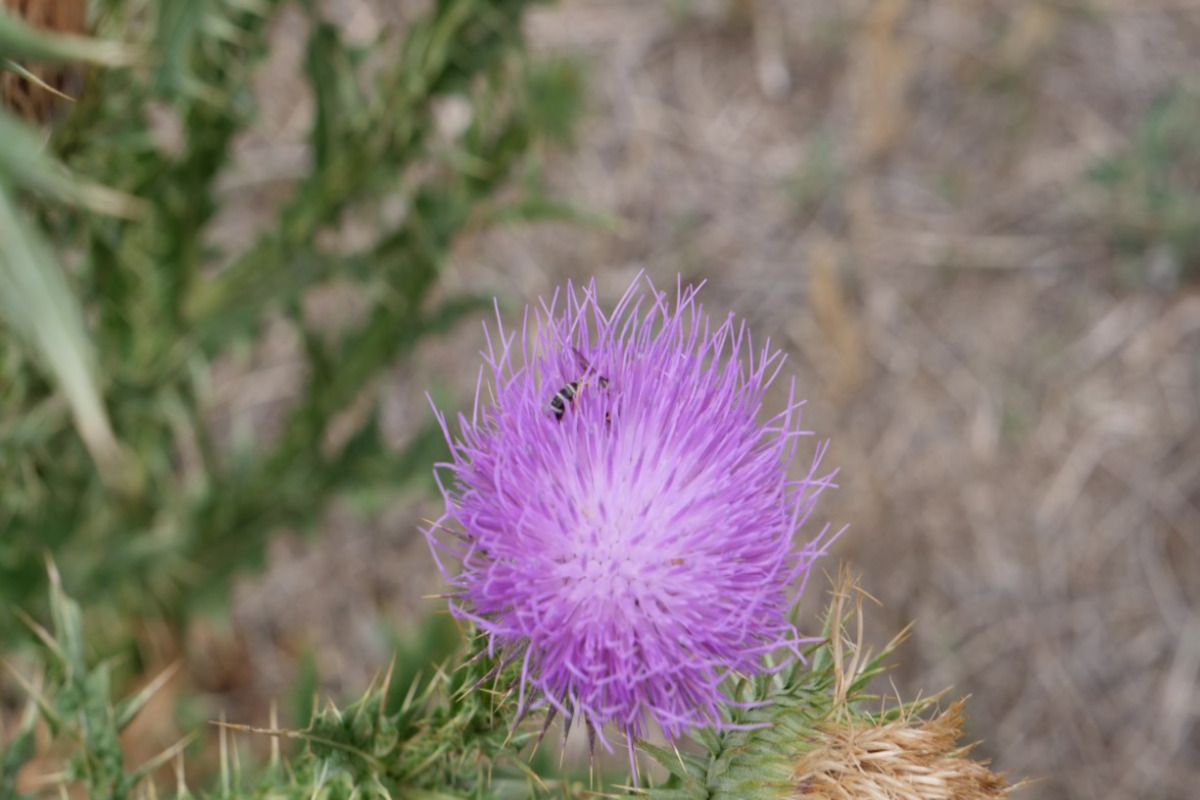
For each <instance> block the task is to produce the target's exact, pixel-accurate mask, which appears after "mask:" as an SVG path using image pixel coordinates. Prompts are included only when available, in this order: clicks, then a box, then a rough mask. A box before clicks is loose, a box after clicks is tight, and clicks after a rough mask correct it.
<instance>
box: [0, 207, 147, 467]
mask: <svg viewBox="0 0 1200 800" xmlns="http://www.w3.org/2000/svg"><path fill="white" fill-rule="evenodd" d="M0 314H3V315H4V317H5V318H6V319H7V320H8V322H9V324H10V325H11V326H12V328H13V330H15V331H17V332H18V333H19V334H20V335H21V336H22V337H24V338H25V340H26V341H27V342H28V343H29V344H30V345H31V346H32V347H33V349H34V350H35V351H36V352H37V353H38V354H39V355H40V356H41V358H42V359H43V360H44V362H45V364H46V367H47V368H48V369H49V370H50V372H51V373H52V374H53V375H54V377H55V379H56V380H57V381H58V383H59V385H60V386H61V388H62V390H63V393H64V394H65V395H66V397H67V401H68V402H69V403H70V405H71V410H72V412H73V414H74V417H75V425H76V428H77V429H78V431H79V435H80V437H81V438H82V439H83V441H84V443H85V444H86V445H87V448H88V451H89V452H90V453H91V455H92V458H93V459H94V460H95V462H96V465H97V467H98V468H99V469H100V472H101V475H102V476H104V477H105V480H106V481H107V482H108V483H109V485H110V486H111V487H113V488H118V489H126V490H130V491H132V490H134V489H135V487H136V474H137V472H136V470H135V469H134V468H133V464H132V463H131V460H130V457H129V455H128V454H127V453H126V452H125V451H124V450H123V449H122V447H121V445H120V444H119V443H118V442H117V439H116V436H115V435H114V434H113V431H112V426H111V425H110V423H109V419H108V414H107V412H106V411H105V409H104V404H103V402H102V400H101V397H100V389H99V387H98V385H97V382H96V378H95V373H94V370H93V357H92V349H91V343H90V342H89V340H88V335H87V330H86V327H85V325H84V320H83V311H82V309H80V307H79V304H78V302H77V301H76V298H75V296H74V295H73V294H72V293H71V289H70V286H69V285H68V283H67V278H66V275H65V274H64V273H63V268H62V265H61V264H59V262H58V260H57V259H56V258H55V257H54V255H53V253H52V252H51V250H50V248H49V246H48V245H47V244H46V242H44V241H43V239H42V237H41V234H40V232H39V231H38V230H37V229H36V228H35V227H34V226H32V225H31V224H30V223H29V222H27V221H26V220H24V219H22V217H21V216H20V215H19V214H18V213H17V209H16V207H15V205H14V204H13V201H12V197H11V196H10V193H9V191H8V187H6V186H3V185H2V184H0Z"/></svg>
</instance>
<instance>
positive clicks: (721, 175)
mask: <svg viewBox="0 0 1200 800" xmlns="http://www.w3.org/2000/svg"><path fill="white" fill-rule="evenodd" d="M341 6H342V8H343V9H344V10H345V12H346V14H347V15H348V18H350V19H358V24H364V25H368V26H369V25H370V24H372V22H371V18H370V13H371V12H370V11H369V8H368V7H367V6H365V5H364V4H361V3H354V2H348V1H347V2H343V3H341ZM360 6H361V7H360ZM362 14H366V15H367V17H365V18H363V17H361V16H356V15H362ZM364 20H365V21H364ZM528 32H529V36H530V39H531V41H532V42H533V44H534V46H535V48H536V49H537V50H539V51H541V52H543V53H545V54H547V55H555V56H567V57H570V58H574V59H578V60H580V61H582V62H583V63H585V64H586V66H587V75H588V81H589V90H588V96H589V104H588V112H587V115H586V117H585V119H584V122H583V124H582V126H581V128H580V131H579V135H578V137H577V142H576V144H575V146H574V148H572V149H570V150H563V151H557V152H549V153H547V154H546V170H547V174H548V177H549V180H550V182H551V184H552V186H553V187H554V189H555V191H556V192H557V193H558V194H559V195H560V196H562V197H565V198H567V199H569V200H570V201H572V202H573V203H575V204H577V205H579V206H582V207H585V208H587V209H591V210H595V211H599V212H603V213H605V214H608V215H611V216H612V217H613V218H615V219H616V220H619V222H618V223H617V224H616V226H615V227H614V228H612V229H607V230H606V229H602V228H595V227H593V228H589V227H586V226H573V225H566V224H540V225H535V226H522V227H512V228H506V229H502V230H492V231H488V232H486V233H481V234H479V235H478V236H476V237H474V238H472V239H471V240H470V241H465V242H463V243H462V245H461V247H460V248H459V249H458V251H457V253H456V258H455V263H454V265H453V268H452V269H451V270H450V271H449V272H448V273H447V275H446V282H447V286H448V287H450V288H454V287H461V286H465V287H470V288H472V289H478V288H480V287H485V288H490V289H494V290H495V291H497V292H498V293H500V294H501V295H502V296H504V297H505V298H506V299H507V300H508V301H510V302H513V303H521V302H524V301H526V300H528V299H531V298H533V297H534V296H536V295H538V294H544V293H547V292H549V291H551V290H552V289H553V287H555V286H557V285H559V284H560V282H562V281H563V280H564V279H565V278H567V277H572V278H575V279H581V278H587V277H589V276H592V275H596V276H597V277H598V280H599V285H600V288H601V291H602V293H603V294H604V295H605V296H606V297H608V298H611V299H615V297H617V296H618V295H619V293H620V292H621V290H622V289H623V288H624V287H625V286H626V285H627V284H628V282H629V281H630V280H631V279H632V278H633V276H634V275H635V274H636V273H638V272H639V271H642V270H644V271H645V272H646V273H648V274H649V275H650V276H651V277H653V278H654V279H655V280H656V281H657V282H659V283H660V284H662V285H664V286H672V285H673V284H674V282H675V276H676V274H677V273H682V274H683V275H684V276H685V278H687V279H689V280H698V279H706V280H707V281H708V286H707V288H706V290H705V298H706V304H707V305H708V307H709V308H710V309H713V310H717V311H719V312H721V313H724V312H725V311H726V310H730V309H731V310H735V311H736V312H737V313H739V314H741V315H744V316H746V317H747V318H749V319H750V321H751V322H752V324H753V329H754V330H755V331H756V332H758V333H759V334H763V335H770V336H771V337H772V340H773V341H774V342H776V343H778V344H779V345H780V346H782V347H783V348H785V349H786V350H787V351H788V352H789V354H790V360H789V364H790V366H791V369H793V370H794V371H795V374H796V375H797V376H798V378H799V384H800V386H801V387H802V390H803V392H804V393H805V394H806V395H807V397H808V398H809V405H808V408H807V412H806V413H807V424H808V426H809V427H810V428H811V429H812V430H814V431H816V432H817V433H818V434H819V435H820V436H821V437H828V438H829V439H831V440H832V448H831V450H830V452H829V455H828V461H827V464H829V465H830V466H836V467H838V468H840V470H841V472H840V477H839V483H840V486H841V488H840V489H839V490H838V491H837V492H836V493H834V495H833V496H829V497H827V498H826V499H825V501H824V503H823V505H822V506H821V509H820V512H821V514H822V515H823V519H826V520H829V521H831V522H833V523H835V524H846V525H849V529H848V531H847V533H846V534H845V535H844V536H843V537H842V539H841V540H840V542H839V543H838V546H837V548H836V555H837V557H839V558H844V559H849V560H851V561H852V562H853V563H854V564H855V565H857V566H858V567H859V568H861V569H862V570H863V571H864V572H865V578H864V585H865V586H866V587H867V588H868V589H869V590H870V591H872V592H873V593H874V594H875V595H876V596H877V597H878V598H879V599H880V601H881V602H882V608H881V609H879V610H878V611H877V612H875V613H874V614H873V616H872V618H873V620H874V625H875V627H876V629H877V635H878V637H879V638H880V639H883V638H886V637H887V636H890V635H891V634H892V633H894V632H895V631H896V630H898V629H899V628H900V627H902V626H903V625H904V624H905V623H907V622H908V621H910V620H911V621H915V623H916V626H915V628H914V635H913V639H912V641H911V642H910V643H909V644H908V645H907V646H906V647H905V648H904V649H903V650H902V651H901V662H902V667H901V668H900V669H899V670H898V671H897V672H896V673H895V675H894V678H895V684H896V686H897V688H898V690H899V692H900V694H901V695H902V696H904V697H906V698H912V697H914V696H915V695H916V694H917V693H918V692H921V693H930V692H933V691H937V690H940V689H942V688H944V687H947V686H953V687H955V691H956V692H958V693H970V694H971V695H973V698H972V700H971V703H970V706H969V712H970V714H971V721H970V730H971V734H972V736H973V737H975V738H979V739H983V740H984V741H985V743H984V744H983V745H982V747H981V748H980V750H979V752H980V753H982V754H984V755H987V756H990V757H992V758H993V759H994V764H995V766H996V767H997V768H999V769H1001V770H1011V771H1012V773H1013V774H1014V775H1017V776H1030V777H1041V778H1043V780H1042V781H1041V782H1039V783H1037V784H1035V785H1033V786H1031V787H1029V788H1027V789H1025V790H1024V791H1023V793H1022V795H1021V796H1023V797H1026V798H1030V800H1033V798H1038V799H1040V798H1047V799H1048V798H1069V799H1071V800H1074V799H1075V798H1078V799H1079V800H1083V798H1089V799H1090V798H1113V799H1114V800H1115V799H1116V798H1124V797H1135V796H1137V797H1156V798H1180V800H1182V798H1188V797H1194V796H1195V792H1196V789H1195V786H1197V785H1200V784H1198V783H1197V782H1198V781H1200V734H1198V733H1197V731H1196V730H1195V724H1196V721H1197V718H1198V717H1200V690H1198V688H1197V687H1198V680H1200V294H1198V293H1197V291H1196V290H1195V288H1194V286H1189V284H1188V282H1187V281H1186V280H1180V279H1178V276H1177V274H1176V273H1177V271H1178V268H1179V267H1180V266H1181V264H1180V263H1179V259H1178V258H1177V256H1176V251H1173V250H1171V249H1170V248H1169V247H1166V246H1160V245H1159V244H1158V243H1156V242H1154V241H1153V239H1150V240H1148V246H1147V247H1146V248H1145V249H1144V250H1141V251H1139V250H1137V249H1135V250H1133V251H1120V250H1118V249H1117V248H1116V247H1115V246H1114V245H1113V243H1112V240H1111V237H1110V235H1109V234H1110V231H1111V223H1112V219H1111V218H1110V217H1109V216H1108V214H1107V211H1106V210H1105V209H1106V206H1105V204H1104V202H1103V201H1102V197H1101V196H1100V195H1098V189H1097V185H1096V183H1095V182H1094V181H1093V180H1092V179H1091V178H1090V177H1089V171H1090V170H1091V169H1092V168H1093V167H1094V166H1095V165H1096V164H1097V163H1099V162H1100V161H1101V160H1103V159H1105V158H1108V157H1110V156H1112V155H1113V154H1116V153H1120V152H1122V151H1123V150H1125V149H1126V148H1128V147H1130V146H1131V144H1132V143H1133V142H1134V141H1135V139H1136V136H1137V131H1138V129H1139V125H1141V124H1142V121H1143V120H1144V119H1146V117H1147V114H1148V113H1150V111H1151V109H1152V107H1153V104H1154V103H1155V101H1156V100H1159V99H1161V97H1162V96H1163V93H1164V92H1165V91H1166V90H1168V89H1169V88H1170V87H1173V86H1179V85H1184V84H1187V83H1188V81H1194V80H1195V79H1196V78H1197V76H1200V2H1191V1H1190V0H1059V1H1058V2H1054V1H1053V0H1024V1H1022V0H994V1H993V0H843V1H842V2H828V1H827V0H752V1H747V2H717V1H715V0H714V2H701V0H695V2H687V0H675V2H668V1H667V0H662V1H657V0H566V1H565V2H562V3H560V4H558V5H557V6H553V7H548V8H545V9H541V10H538V11H537V12H536V13H535V14H534V15H532V16H531V17H530V19H529V24H528ZM280 102H281V103H283V104H284V105H286V102H287V100H286V98H283V99H282V100H281V101H280ZM281 113H283V112H281ZM285 118H286V113H283V116H282V117H281V119H285ZM281 124H282V123H281ZM1194 125H1195V126H1196V128H1197V129H1198V130H1200V117H1198V118H1196V119H1195V121H1194ZM1197 141H1198V142H1200V136H1198V137H1197ZM280 158H282V159H284V160H285V161H286V159H287V155H286V154H284V155H282V156H280ZM1164 248H1165V249H1164ZM479 346H480V341H479V337H478V327H477V326H476V325H474V324H473V325H471V326H469V327H468V328H467V329H464V330H463V331H462V332H461V333H460V334H458V335H456V336H455V337H454V338H453V339H452V340H450V341H447V342H444V343H441V344H439V345H438V346H437V348H436V352H431V353H428V354H426V356H425V358H424V359H423V367H422V369H423V370H424V372H408V373H406V374H402V375H400V374H398V375H396V376H395V379H394V381H393V382H392V385H391V386H389V387H388V394H389V403H390V408H391V412H393V413H391V418H392V419H393V422H394V423H395V426H396V429H397V430H403V429H404V428H405V426H406V425H411V424H412V421H413V420H414V419H415V420H420V419H422V415H424V414H426V413H427V411H426V406H425V405H424V401H423V398H422V397H421V392H422V391H423V388H424V386H425V385H427V384H428V383H429V382H430V381H434V380H436V381H441V382H442V383H445V384H450V385H453V386H457V387H458V389H459V391H460V395H459V396H461V397H462V398H463V399H464V402H465V400H466V398H467V396H468V394H469V392H470V390H472V389H473V387H474V377H475V367H474V361H473V359H474V352H475V351H476V350H477V349H478V347H479ZM448 362H453V363H456V364H457V365H459V366H460V367H461V369H455V370H452V371H448V370H447V368H446V364H447V363H448ZM459 373H461V374H459ZM415 513H420V512H413V511H411V509H404V510H399V509H398V510H396V511H395V512H394V513H390V514H388V515H385V516H384V518H374V519H370V520H363V519H362V518H361V517H359V516H358V515H356V514H354V513H351V512H349V511H347V510H338V511H335V512H334V513H333V514H332V515H331V517H330V520H329V522H328V526H327V527H328V531H327V532H328V535H327V536H324V537H322V538H321V539H320V540H319V541H317V542H313V543H303V544H300V543H296V542H294V541H291V540H285V541H282V542H281V543H280V544H279V545H278V547H277V548H276V552H275V553H274V555H273V558H272V563H273V565H274V566H273V568H272V570H271V572H269V573H268V574H267V575H266V576H264V577H261V578H259V579H256V580H254V581H251V582H248V583H246V584H245V585H243V586H242V588H241V590H240V592H239V599H238V611H237V619H238V620H239V624H240V625H241V626H242V627H243V630H244V632H245V634H246V635H245V640H246V641H247V642H248V646H249V648H250V651H249V653H250V659H251V663H252V665H253V670H252V671H253V672H254V673H255V674H258V675H274V676H277V677H279V678H280V684H277V685H276V686H274V687H272V686H264V685H260V686H259V687H258V689H259V691H265V692H268V693H269V692H270V691H278V690H279V688H278V687H279V686H280V685H283V684H285V683H286V676H287V675H288V674H290V669H291V667H290V662H289V659H290V658H292V655H291V652H292V649H293V648H291V647H290V646H289V645H288V642H294V641H299V640H305V641H308V642H317V643H320V644H321V646H320V647H318V648H317V652H318V653H320V654H321V655H320V656H319V663H318V667H319V669H320V671H321V673H322V675H323V676H324V677H325V679H326V681H328V682H329V683H330V685H331V687H332V688H333V689H334V690H335V691H341V690H345V691H350V690H355V689H357V688H359V687H361V685H362V683H363V682H365V680H366V677H367V676H368V675H369V674H370V673H371V672H372V671H373V670H374V669H376V668H377V667H378V665H379V664H380V663H382V662H383V661H384V660H385V659H386V643H385V642H384V641H383V639H382V638H381V637H380V635H379V633H378V631H377V629H376V628H377V626H375V624H374V622H373V619H374V616H373V613H374V611H375V610H376V609H379V608H383V609H385V610H387V611H388V613H391V614H396V615H414V614H416V613H419V609H420V608H421V604H422V601H421V600H420V596H421V595H422V594H425V593H427V592H429V591H432V590H433V588H432V587H434V586H435V585H436V583H435V581H434V579H433V577H432V571H433V570H432V566H431V563H430V561H429V559H428V555H427V553H426V552H425V549H424V544H423V542H422V541H420V540H419V537H417V536H416V535H415V531H414V522H413V516H414V514H415ZM828 566H829V568H830V570H832V569H833V567H834V566H835V562H834V561H833V559H831V560H830V562H829V565H828Z"/></svg>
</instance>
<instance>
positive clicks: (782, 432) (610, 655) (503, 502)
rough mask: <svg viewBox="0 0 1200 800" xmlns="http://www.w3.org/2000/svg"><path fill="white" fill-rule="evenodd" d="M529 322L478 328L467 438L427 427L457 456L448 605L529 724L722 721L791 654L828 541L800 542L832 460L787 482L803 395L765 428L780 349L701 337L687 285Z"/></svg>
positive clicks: (673, 730)
mask: <svg viewBox="0 0 1200 800" xmlns="http://www.w3.org/2000/svg"><path fill="white" fill-rule="evenodd" d="M534 317H535V319H534V320H531V319H530V313H529V310H528V309H527V310H526V315H525V322H524V326H523V328H522V330H521V335H520V336H519V337H518V336H517V335H516V334H514V333H511V332H510V333H506V332H505V331H504V329H503V327H502V326H499V327H498V328H497V330H496V331H495V332H494V333H488V334H487V341H488V346H487V350H486V351H485V352H484V353H483V356H484V359H485V366H484V368H483V370H482V371H481V374H480V385H479V389H478V391H477V397H476V403H475V408H474V411H473V413H472V414H471V416H470V417H467V416H465V415H459V418H458V429H459V430H458V432H457V434H452V433H451V432H450V429H449V426H448V425H447V423H446V420H445V418H444V417H442V416H441V415H439V419H440V420H441V422H442V426H443V428H444V429H445V431H446V436H447V439H448V440H449V442H450V446H451V450H452V454H453V460H452V462H451V463H447V464H442V465H439V468H440V473H441V474H439V477H438V479H439V483H440V484H441V485H442V488H443V494H444V496H445V500H446V512H445V514H444V515H443V517H442V518H441V519H440V520H438V521H437V522H436V523H435V524H434V525H432V526H431V527H430V528H429V529H428V530H427V531H426V536H427V538H428V539H429V542H430V545H431V547H432V549H433V552H434V555H435V558H436V559H437V561H438V564H439V567H440V568H441V569H442V572H443V573H444V574H445V575H446V577H447V580H448V581H449V582H450V583H451V585H452V586H453V593H452V595H451V610H452V612H453V613H455V614H456V615H458V616H460V617H463V618H467V619H470V620H473V621H474V623H475V624H476V625H477V626H478V628H479V629H480V630H481V631H482V632H483V634H484V635H485V636H486V637H487V639H488V642H489V646H490V648H491V649H492V651H493V652H494V653H499V654H501V655H503V656H506V657H508V658H511V659H519V662H520V664H521V678H520V681H521V686H520V696H521V698H522V701H521V705H522V708H525V707H529V706H536V705H543V704H544V705H549V706H550V707H551V708H552V709H554V710H556V711H558V712H560V713H563V714H564V715H566V716H567V718H568V719H575V720H580V721H582V722H584V723H586V725H587V726H588V728H589V729H590V730H591V731H592V732H593V733H600V736H601V740H602V741H603V733H602V732H601V729H602V728H603V727H604V726H605V725H606V724H610V723H611V724H612V725H613V726H615V727H616V728H617V729H619V730H620V731H622V732H623V733H625V734H626V735H627V736H629V737H638V736H642V735H644V732H645V730H646V726H647V723H650V722H652V723H655V724H657V725H659V726H661V727H662V729H663V730H664V732H665V733H666V735H667V736H668V737H670V738H675V737H677V736H678V735H680V734H681V733H683V732H684V731H686V730H688V729H689V728H691V727H693V726H698V725H714V726H721V725H722V724H723V723H722V719H723V717H722V714H721V710H722V707H723V706H724V705H726V704H727V703H729V702H730V700H729V698H727V697H726V696H725V695H724V693H723V691H722V681H723V680H724V678H725V677H726V676H727V675H728V674H730V673H731V672H737V673H742V674H753V673H757V672H760V671H762V670H763V669H764V668H765V661H764V659H765V657H766V656H767V655H768V654H770V653H773V652H776V651H779V650H780V649H781V648H784V649H786V650H787V651H789V652H791V653H794V652H795V649H796V644H797V642H798V641H799V639H798V637H797V633H796V630H795V628H794V626H793V624H792V622H791V610H792V607H793V605H794V602H795V599H796V597H797V596H798V594H799V591H800V588H801V585H802V583H803V581H804V579H805V578H806V577H807V575H808V571H809V569H810V567H811V565H812V563H813V561H814V559H815V558H816V557H817V556H818V555H819V554H820V552H821V551H822V548H823V546H824V545H823V544H822V541H823V539H824V537H816V538H815V539H813V540H812V541H810V542H809V543H808V544H806V545H803V546H800V547H797V545H796V543H795V541H794V539H795V534H796V532H797V530H798V529H799V528H800V526H801V525H802V524H803V523H804V521H805V519H806V518H807V516H808V514H809V512H810V510H811V509H812V506H813V503H814V501H815V499H816V496H817V494H818V493H819V492H820V490H821V489H822V488H824V487H826V486H828V485H829V482H830V478H831V476H824V477H818V476H817V474H816V470H817V465H818V462H819V460H820V455H821V453H822V452H823V450H824V447H823V446H819V447H817V448H816V456H815V457H814V459H813V462H812V466H811V468H810V469H809V470H808V471H807V473H806V475H805V477H803V478H800V479H798V480H797V479H794V478H791V477H789V467H790V465H791V463H792V461H793V458H794V456H795V453H796V447H797V443H798V440H799V438H800V437H802V436H804V435H806V432H805V431H802V430H801V429H800V427H799V424H800V405H801V403H800V401H798V400H797V399H796V397H795V387H794V383H793V386H792V391H791V392H790V393H789V395H788V402H787V404H786V406H784V408H783V409H782V410H781V411H779V412H778V413H777V414H775V415H774V416H771V417H770V418H769V419H764V415H763V413H762V406H763V399H764V395H765V393H766V391H767V388H768V386H769V385H770V384H771V382H772V381H773V380H774V379H775V377H776V376H777V374H778V372H779V370H780V367H781V366H782V355H781V354H780V353H778V352H773V351H771V349H770V347H769V346H767V347H764V348H762V349H759V350H755V349H754V348H753V346H752V343H751V341H750V335H749V334H748V332H747V331H746V328H745V324H744V323H740V322H738V321H736V320H735V319H734V317H733V316H732V315H730V316H729V317H728V318H726V319H725V320H724V321H723V322H719V323H713V322H711V321H710V319H709V317H708V316H706V315H705V313H704V311H703V309H702V307H701V306H700V304H699V302H698V301H697V299H696V289H695V288H692V287H686V288H685V287H682V286H680V287H679V288H678V289H677V292H676V298H675V300H674V302H673V303H671V302H669V301H668V299H667V296H666V295H665V294H662V293H658V292H656V291H655V290H654V287H653V286H651V285H650V284H649V282H648V281H645V282H643V281H642V280H640V279H639V280H638V281H637V282H635V284H634V285H633V286H632V287H631V288H630V290H629V291H628V292H627V293H626V294H625V296H624V297H623V298H622V299H621V300H620V302H619V303H618V304H617V306H616V308H615V309H614V310H613V311H612V312H611V313H609V314H605V313H604V311H603V310H602V308H601V306H600V304H599V302H598V300H597V297H596V287H595V282H594V281H593V282H592V283H591V284H590V285H588V286H586V287H584V288H583V289H582V290H581V291H580V290H577V289H575V288H574V287H572V286H571V285H569V284H568V286H567V289H566V291H565V292H563V293H562V294H559V293H556V294H555V295H554V297H553V298H552V299H551V301H550V302H549V303H546V302H542V303H541V304H540V305H539V307H538V308H537V309H536V311H535V313H534ZM533 323H536V324H533ZM486 330H487V329H486V326H485V332H486ZM446 477H448V478H449V480H445V478H446ZM447 557H449V558H447ZM451 562H457V564H458V566H457V568H455V569H451V567H453V564H452V563H451Z"/></svg>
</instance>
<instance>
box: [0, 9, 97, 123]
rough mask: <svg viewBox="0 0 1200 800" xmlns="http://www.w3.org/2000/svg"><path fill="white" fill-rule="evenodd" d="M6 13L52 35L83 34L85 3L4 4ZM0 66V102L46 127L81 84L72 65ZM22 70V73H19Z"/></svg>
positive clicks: (79, 74) (80, 74)
mask: <svg viewBox="0 0 1200 800" xmlns="http://www.w3.org/2000/svg"><path fill="white" fill-rule="evenodd" d="M4 5H5V6H7V8H8V10H9V11H10V12H12V13H15V14H16V15H17V16H19V17H21V18H22V19H24V20H25V22H26V23H28V24H30V25H32V26H34V27H36V28H43V29H46V30H50V31H54V32H55V33H71V34H76V35H83V34H84V33H86V32H87V0H4ZM14 67H15V65H13V64H0V68H3V70H4V71H2V72H0V100H2V101H3V103H4V106H5V108H8V109H10V110H11V111H13V112H14V113H16V114H18V115H20V116H22V117H24V118H25V119H27V120H29V121H31V122H36V123H39V124H41V123H46V122H50V121H52V120H53V119H54V118H55V116H56V115H57V114H59V113H61V112H62V111H63V109H64V108H65V107H66V105H67V102H68V101H69V100H71V99H72V98H73V97H74V96H75V95H76V94H77V93H78V91H79V89H80V87H81V86H82V83H83V69H82V67H80V66H78V65H74V64H22V65H20V66H19V67H15V68H14ZM21 70H23V71H24V72H22V71H21Z"/></svg>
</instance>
